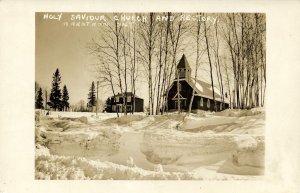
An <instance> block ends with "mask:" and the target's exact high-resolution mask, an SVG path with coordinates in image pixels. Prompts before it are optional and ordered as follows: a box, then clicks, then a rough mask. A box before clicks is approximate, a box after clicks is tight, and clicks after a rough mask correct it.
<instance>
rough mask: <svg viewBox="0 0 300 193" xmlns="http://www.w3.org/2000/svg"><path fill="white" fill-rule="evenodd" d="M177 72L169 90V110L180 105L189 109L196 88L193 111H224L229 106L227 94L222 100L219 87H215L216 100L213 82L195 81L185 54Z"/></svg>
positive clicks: (173, 109)
mask: <svg viewBox="0 0 300 193" xmlns="http://www.w3.org/2000/svg"><path fill="white" fill-rule="evenodd" d="M175 73H176V74H175V79H174V81H173V83H172V84H171V86H170V87H169V89H168V90H167V93H168V95H167V96H168V111H177V110H178V105H180V110H181V111H188V109H189V104H190V101H191V98H192V93H193V89H195V96H194V100H193V103H192V110H193V111H195V110H205V111H222V110H224V109H228V108H229V102H228V98H227V94H224V95H225V97H224V99H223V100H222V97H221V93H220V91H219V89H217V88H216V87H214V95H215V100H213V92H212V86H211V84H209V83H206V82H204V81H201V80H196V81H195V79H194V78H192V77H191V67H190V66H189V64H188V61H187V59H186V56H185V55H184V54H183V56H182V58H181V59H180V61H179V63H178V65H177V70H176V72H175ZM178 76H179V77H178Z"/></svg>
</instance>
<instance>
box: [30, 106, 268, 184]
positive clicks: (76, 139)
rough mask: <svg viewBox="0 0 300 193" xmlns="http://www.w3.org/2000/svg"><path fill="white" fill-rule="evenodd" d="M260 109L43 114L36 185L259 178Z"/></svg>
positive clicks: (262, 115) (38, 129)
mask: <svg viewBox="0 0 300 193" xmlns="http://www.w3.org/2000/svg"><path fill="white" fill-rule="evenodd" d="M264 124H265V113H264V109H252V110H225V111H222V112H217V113H212V112H199V113H198V114H191V115H190V116H187V115H186V114H185V113H182V114H176V113H172V114H168V115H163V116H161V115H157V116H146V115H144V114H141V113H140V114H134V115H127V116H121V117H120V118H117V117H116V114H113V113H101V114H98V116H96V115H95V113H75V112H52V113H51V115H49V116H46V115H43V113H42V114H41V115H40V119H39V120H38V121H36V157H35V162H36V163H35V164H36V166H35V170H36V171H35V177H36V179H115V180H120V179H130V180H134V179H138V180H151V179H166V180H167V179H170V180H179V179H181V180H187V179H199V180H232V179H239V180H249V179H260V178H261V177H262V175H263V174H264Z"/></svg>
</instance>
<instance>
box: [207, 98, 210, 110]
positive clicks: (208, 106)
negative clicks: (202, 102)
mask: <svg viewBox="0 0 300 193" xmlns="http://www.w3.org/2000/svg"><path fill="white" fill-rule="evenodd" d="M207 108H208V109H210V100H209V99H207Z"/></svg>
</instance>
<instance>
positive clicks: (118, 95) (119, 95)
mask: <svg viewBox="0 0 300 193" xmlns="http://www.w3.org/2000/svg"><path fill="white" fill-rule="evenodd" d="M124 95H126V96H134V94H133V93H132V92H126V94H125V93H124V94H123V93H118V94H116V95H115V96H116V97H123V96H124ZM113 97H114V96H111V98H113ZM135 98H140V99H142V98H141V97H138V96H137V95H135Z"/></svg>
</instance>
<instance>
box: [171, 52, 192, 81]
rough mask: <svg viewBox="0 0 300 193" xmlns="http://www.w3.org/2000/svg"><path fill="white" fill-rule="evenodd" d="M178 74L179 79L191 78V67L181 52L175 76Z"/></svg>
mask: <svg viewBox="0 0 300 193" xmlns="http://www.w3.org/2000/svg"><path fill="white" fill-rule="evenodd" d="M178 76H179V79H187V80H189V79H190V78H191V67H190V65H189V63H188V61H187V59H186V57H185V55H184V54H183V55H182V57H181V59H180V61H179V63H178V65H177V69H176V74H175V78H176V79H177V78H178Z"/></svg>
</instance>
